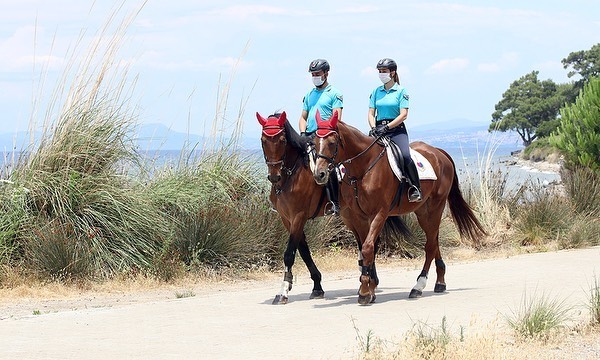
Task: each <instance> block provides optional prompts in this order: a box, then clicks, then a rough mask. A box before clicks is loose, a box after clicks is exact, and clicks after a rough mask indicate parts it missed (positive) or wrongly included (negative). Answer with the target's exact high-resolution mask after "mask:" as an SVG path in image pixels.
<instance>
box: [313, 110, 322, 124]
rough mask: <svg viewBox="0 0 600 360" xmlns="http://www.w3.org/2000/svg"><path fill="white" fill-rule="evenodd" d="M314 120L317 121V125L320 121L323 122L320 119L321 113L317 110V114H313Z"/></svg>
mask: <svg viewBox="0 0 600 360" xmlns="http://www.w3.org/2000/svg"><path fill="white" fill-rule="evenodd" d="M315 118H316V119H317V124H318V123H320V122H321V121H323V119H322V118H321V113H320V112H319V109H317V113H316V114H315Z"/></svg>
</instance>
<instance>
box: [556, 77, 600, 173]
mask: <svg viewBox="0 0 600 360" xmlns="http://www.w3.org/2000/svg"><path fill="white" fill-rule="evenodd" d="M560 115H561V119H560V125H559V126H558V128H557V129H556V131H555V132H554V133H553V134H552V136H550V143H551V144H552V145H554V146H555V147H557V148H558V149H560V150H561V151H562V152H563V154H564V156H565V160H566V165H567V166H569V167H573V166H584V167H587V168H590V169H592V170H594V171H596V172H600V78H598V77H596V78H591V79H590V81H589V82H588V83H587V84H586V85H585V86H584V88H583V90H582V91H581V92H580V93H579V96H578V97H577V100H576V101H575V103H574V104H570V105H566V106H565V107H563V108H562V109H561V110H560Z"/></svg>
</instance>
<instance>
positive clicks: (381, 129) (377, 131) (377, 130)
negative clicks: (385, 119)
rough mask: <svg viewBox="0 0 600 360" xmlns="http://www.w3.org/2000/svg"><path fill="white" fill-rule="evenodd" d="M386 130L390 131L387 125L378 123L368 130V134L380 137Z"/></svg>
mask: <svg viewBox="0 0 600 360" xmlns="http://www.w3.org/2000/svg"><path fill="white" fill-rule="evenodd" d="M388 131H390V127H389V126H387V125H379V126H377V127H375V128H373V129H371V131H369V135H371V136H375V137H381V136H383V135H385V134H387V132H388Z"/></svg>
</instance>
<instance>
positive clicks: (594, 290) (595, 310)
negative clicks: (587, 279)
mask: <svg viewBox="0 0 600 360" xmlns="http://www.w3.org/2000/svg"><path fill="white" fill-rule="evenodd" d="M589 309H590V314H591V316H592V324H594V325H600V281H599V280H598V278H597V277H596V276H594V282H593V283H592V287H591V289H590V298H589Z"/></svg>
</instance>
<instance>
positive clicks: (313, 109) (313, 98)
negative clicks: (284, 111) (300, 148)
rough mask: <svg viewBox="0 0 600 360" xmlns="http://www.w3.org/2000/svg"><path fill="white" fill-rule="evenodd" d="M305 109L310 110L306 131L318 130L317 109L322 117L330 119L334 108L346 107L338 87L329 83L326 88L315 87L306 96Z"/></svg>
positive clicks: (304, 100) (303, 107)
mask: <svg viewBox="0 0 600 360" xmlns="http://www.w3.org/2000/svg"><path fill="white" fill-rule="evenodd" d="M302 102H303V103H304V104H303V106H302V109H303V110H306V111H308V118H307V119H306V132H312V131H316V130H317V118H316V116H317V109H318V110H319V113H320V114H321V119H323V120H328V119H329V118H330V117H331V115H333V109H336V108H343V107H344V104H343V102H344V97H343V96H342V92H341V91H339V90H338V89H336V88H334V87H333V86H331V84H329V85H327V86H326V87H325V88H324V89H317V88H313V89H312V90H311V91H309V92H308V94H306V96H304V99H303V100H302Z"/></svg>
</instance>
